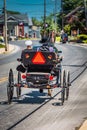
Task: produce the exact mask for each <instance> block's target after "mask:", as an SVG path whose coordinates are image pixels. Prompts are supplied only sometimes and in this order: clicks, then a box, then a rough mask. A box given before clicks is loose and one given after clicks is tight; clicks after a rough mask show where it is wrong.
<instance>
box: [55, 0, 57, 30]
mask: <svg viewBox="0 0 87 130" xmlns="http://www.w3.org/2000/svg"><path fill="white" fill-rule="evenodd" d="M56 13H57V0H55V14H54V21H55V31H56V24H57V21H56Z"/></svg>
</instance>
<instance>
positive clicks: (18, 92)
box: [16, 72, 21, 98]
mask: <svg viewBox="0 0 87 130" xmlns="http://www.w3.org/2000/svg"><path fill="white" fill-rule="evenodd" d="M17 82H18V84H20V85H21V73H20V72H18V78H17ZM16 93H17V98H19V97H20V96H21V86H20V87H19V86H17V87H16Z"/></svg>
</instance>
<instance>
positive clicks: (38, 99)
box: [12, 91, 52, 104]
mask: <svg viewBox="0 0 87 130" xmlns="http://www.w3.org/2000/svg"><path fill="white" fill-rule="evenodd" d="M49 99H52V97H50V96H48V95H47V93H45V92H43V93H40V92H39V91H32V92H30V93H26V94H24V95H22V96H21V97H20V98H19V99H17V98H16V97H13V99H12V102H16V103H18V104H41V103H43V102H45V101H47V100H49Z"/></svg>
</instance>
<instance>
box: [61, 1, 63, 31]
mask: <svg viewBox="0 0 87 130" xmlns="http://www.w3.org/2000/svg"><path fill="white" fill-rule="evenodd" d="M61 12H62V30H63V28H64V17H63V0H61Z"/></svg>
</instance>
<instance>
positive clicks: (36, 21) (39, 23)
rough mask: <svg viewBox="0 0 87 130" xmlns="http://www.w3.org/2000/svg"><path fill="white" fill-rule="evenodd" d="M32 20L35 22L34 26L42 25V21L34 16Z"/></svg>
mask: <svg viewBox="0 0 87 130" xmlns="http://www.w3.org/2000/svg"><path fill="white" fill-rule="evenodd" d="M32 22H33V25H34V26H40V25H41V22H40V21H39V20H37V19H36V18H34V17H32Z"/></svg>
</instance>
